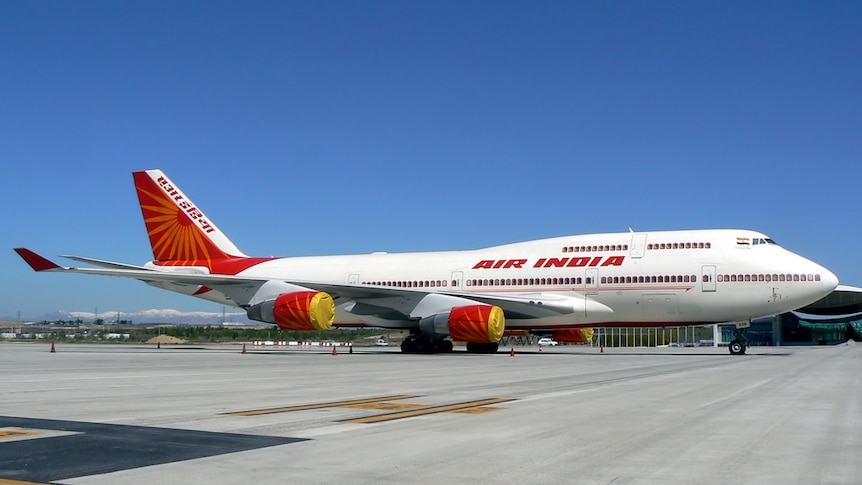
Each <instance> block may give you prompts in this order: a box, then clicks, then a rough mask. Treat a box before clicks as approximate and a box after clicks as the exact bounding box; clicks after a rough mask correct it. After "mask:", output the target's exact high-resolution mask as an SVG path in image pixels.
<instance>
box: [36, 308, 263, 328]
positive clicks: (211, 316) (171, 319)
mask: <svg viewBox="0 0 862 485" xmlns="http://www.w3.org/2000/svg"><path fill="white" fill-rule="evenodd" d="M117 314H118V312H117V311H104V312H102V311H100V312H99V314H98V316H97V315H96V314H95V313H94V312H76V311H72V312H67V311H63V310H58V311H56V312H51V313H47V314H45V315H44V316H42V318H40V319H38V320H39V321H42V320H46V321H49V322H53V321H57V320H78V319H80V320H82V321H85V322H92V321H93V320H95V319H96V318H101V319H102V320H104V321H105V322H106V323H111V322H116V321H117ZM119 319H120V320H124V321H131V322H132V323H176V324H183V323H185V324H195V325H201V324H213V325H217V324H220V323H222V322H228V323H239V324H245V325H252V324H255V322H252V321H250V320H249V319H248V317H246V315H245V313H244V312H225V313H224V314H222V312H184V311H180V310H172V309H168V308H166V309H156V308H154V309H152V310H143V311H139V312H119Z"/></svg>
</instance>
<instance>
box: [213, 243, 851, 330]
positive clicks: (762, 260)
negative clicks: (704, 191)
mask: <svg viewBox="0 0 862 485" xmlns="http://www.w3.org/2000/svg"><path fill="white" fill-rule="evenodd" d="M239 275H240V276H254V277H266V278H271V279H285V280H293V281H308V282H318V283H333V284H342V285H343V284H348V285H357V286H369V287H379V288H408V289H416V291H421V292H423V293H445V294H447V295H460V296H467V297H481V296H483V295H486V296H493V295H497V296H504V295H505V296H507V297H519V298H528V299H529V298H532V297H533V296H535V297H536V298H537V299H541V298H562V299H563V300H565V299H567V298H570V299H572V300H573V301H578V302H586V304H581V307H577V308H578V309H577V310H576V311H573V312H571V313H563V314H558V315H551V316H547V317H543V318H539V319H536V318H518V316H517V315H515V316H511V315H510V316H507V320H506V329H507V330H519V329H537V328H545V329H554V328H573V327H585V326H644V325H647V326H651V325H666V324H680V325H682V324H702V323H716V322H729V321H737V320H748V319H751V318H757V317H761V316H766V315H773V314H779V313H783V312H787V311H791V310H795V309H797V308H800V307H802V306H805V305H807V304H810V303H812V302H814V301H816V300H818V299H820V298H822V297H823V296H825V295H827V294H829V293H830V292H831V291H832V290H833V289H834V288H835V286H836V285H837V284H838V280H837V278H836V276H835V275H834V274H832V273H831V272H830V271H829V270H827V269H826V268H824V267H822V266H820V265H818V264H816V263H814V262H812V261H810V260H808V259H805V258H803V257H801V256H799V255H797V254H794V253H792V252H790V251H788V250H786V249H784V248H782V247H781V246H779V245H777V244H775V243H774V242H772V241H771V240H769V239H768V238H767V236H765V235H763V234H761V233H758V232H754V231H748V230H691V231H663V232H650V233H634V232H632V233H614V234H594V235H581V236H566V237H557V238H551V239H542V240H536V241H528V242H523V243H515V244H507V245H503V246H495V247H490V248H485V249H478V250H468V251H444V252H425V253H400V254H386V253H375V254H366V255H349V256H317V257H290V258H279V259H274V260H271V261H267V262H263V263H260V264H257V265H255V266H252V267H251V268H248V269H247V270H245V271H243V272H241V273H239ZM200 296H201V297H203V298H207V299H210V300H214V301H220V302H222V303H228V304H230V303H231V302H230V301H224V300H222V299H220V297H219V296H218V295H217V294H213V293H212V292H210V293H204V294H201V295H200ZM350 308H351V307H350V306H349V305H345V304H341V305H339V306H338V308H337V314H336V320H335V325H345V326H348V325H372V326H381V327H388V328H408V327H410V326H414V325H415V322H410V321H408V320H386V319H381V318H377V317H374V318H371V317H365V316H357V315H354V314H352V313H350V312H349V310H350Z"/></svg>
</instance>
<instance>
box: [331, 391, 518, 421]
mask: <svg viewBox="0 0 862 485" xmlns="http://www.w3.org/2000/svg"><path fill="white" fill-rule="evenodd" d="M508 401H513V399H510V398H505V397H495V398H491V399H481V400H479V401H468V402H462V403H458V404H446V405H442V406H431V407H427V408H420V409H414V410H411V411H399V412H395V413H387V414H381V415H379V416H371V417H368V418H358V419H346V420H344V421H343V422H345V423H380V422H383V421H392V420H395V419H404V418H412V417H414V416H424V415H426V414H436V413H447V412H454V411H464V410H468V409H473V408H478V407H480V406H485V405H487V404H498V403H501V402H508Z"/></svg>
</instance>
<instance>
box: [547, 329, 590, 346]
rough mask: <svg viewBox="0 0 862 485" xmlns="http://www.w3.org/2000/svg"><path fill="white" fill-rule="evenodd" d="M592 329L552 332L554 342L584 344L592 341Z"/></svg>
mask: <svg viewBox="0 0 862 485" xmlns="http://www.w3.org/2000/svg"><path fill="white" fill-rule="evenodd" d="M593 333H594V330H593V329H592V328H573V329H569V330H554V332H553V336H554V340H556V341H557V342H567V343H573V344H584V343H587V342H589V341H590V340H592V339H593Z"/></svg>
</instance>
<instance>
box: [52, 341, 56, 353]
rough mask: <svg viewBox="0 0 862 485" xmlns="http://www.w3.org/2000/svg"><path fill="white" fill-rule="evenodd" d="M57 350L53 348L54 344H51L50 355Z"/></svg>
mask: <svg viewBox="0 0 862 485" xmlns="http://www.w3.org/2000/svg"><path fill="white" fill-rule="evenodd" d="M56 352H57V349H55V348H54V342H51V353H52V354H53V353H56Z"/></svg>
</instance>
